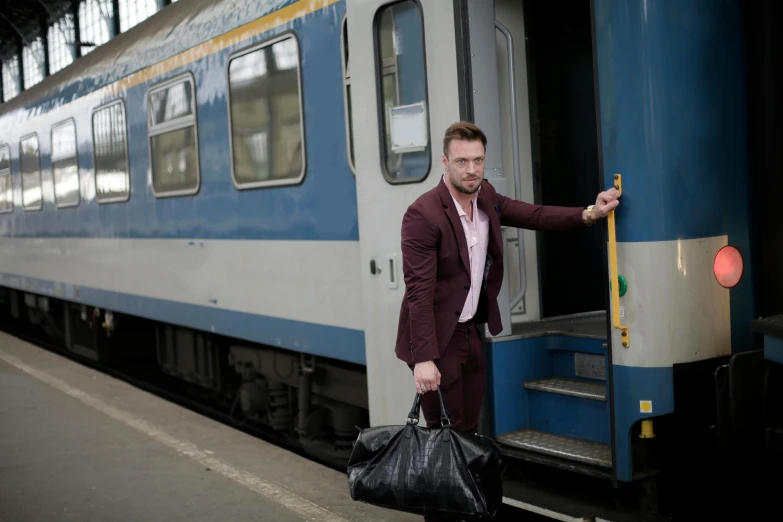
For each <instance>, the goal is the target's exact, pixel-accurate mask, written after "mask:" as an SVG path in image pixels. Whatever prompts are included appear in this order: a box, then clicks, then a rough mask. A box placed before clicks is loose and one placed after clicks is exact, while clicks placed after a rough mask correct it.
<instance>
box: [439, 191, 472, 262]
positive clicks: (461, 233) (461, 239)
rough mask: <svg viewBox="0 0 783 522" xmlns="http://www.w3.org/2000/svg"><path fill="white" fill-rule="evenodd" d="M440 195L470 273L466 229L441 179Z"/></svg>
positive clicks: (461, 256) (460, 255)
mask: <svg viewBox="0 0 783 522" xmlns="http://www.w3.org/2000/svg"><path fill="white" fill-rule="evenodd" d="M438 193H439V194H440V200H441V202H442V203H443V211H444V212H446V215H447V216H448V217H449V221H451V227H452V228H453V229H454V235H455V236H456V238H457V246H458V247H459V257H460V259H462V264H463V265H465V270H467V271H468V273H470V256H469V255H468V242H467V241H466V240H465V229H464V228H462V221H461V220H460V218H459V213H458V212H457V208H456V207H455V206H454V200H453V199H452V197H451V193H450V192H449V189H448V187H446V183H445V182H444V181H443V178H441V180H440V183H439V184H438Z"/></svg>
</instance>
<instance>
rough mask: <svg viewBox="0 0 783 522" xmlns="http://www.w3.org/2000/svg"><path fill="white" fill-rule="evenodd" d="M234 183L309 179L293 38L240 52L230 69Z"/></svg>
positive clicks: (242, 185)
mask: <svg viewBox="0 0 783 522" xmlns="http://www.w3.org/2000/svg"><path fill="white" fill-rule="evenodd" d="M228 85H229V87H228V90H229V106H230V112H229V119H230V121H229V122H230V126H231V156H232V166H233V172H232V175H233V178H234V183H235V184H236V186H237V187H238V188H253V187H265V186H276V185H290V184H296V183H299V182H300V181H301V180H302V179H303V178H304V174H305V154H304V148H305V147H304V135H303V124H302V99H301V77H300V70H299V43H298V41H297V40H296V37H295V36H294V35H291V34H289V35H285V36H282V37H280V38H278V39H275V40H272V41H269V42H264V43H263V44H261V46H260V47H256V48H254V49H250V50H246V51H242V53H240V54H238V55H236V56H234V57H232V58H231V61H230V62H229V65H228Z"/></svg>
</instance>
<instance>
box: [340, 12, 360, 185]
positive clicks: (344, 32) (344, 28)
mask: <svg viewBox="0 0 783 522" xmlns="http://www.w3.org/2000/svg"><path fill="white" fill-rule="evenodd" d="M347 43H348V13H345V14H344V15H343V21H342V23H341V24H340V64H341V67H342V69H341V70H342V71H343V112H344V113H345V155H346V160H347V161H348V167H349V168H350V169H351V173H352V174H353V175H354V177H356V165H354V161H353V160H352V159H351V146H353V148H354V152H355V151H356V144H355V143H354V139H353V122H352V121H351V118H350V114H349V112H348V105H349V104H351V105H353V103H352V101H351V100H350V99H349V97H348V87H350V86H351V75H350V73H349V71H348V70H347V65H348V63H347V61H346V59H345V55H346V54H348V48H347V45H346V44H347Z"/></svg>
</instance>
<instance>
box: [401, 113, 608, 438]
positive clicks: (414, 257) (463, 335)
mask: <svg viewBox="0 0 783 522" xmlns="http://www.w3.org/2000/svg"><path fill="white" fill-rule="evenodd" d="M486 145H487V138H486V136H485V135H484V133H483V132H482V131H481V129H479V128H478V127H477V126H475V125H473V124H471V123H467V122H459V123H455V124H454V125H452V126H450V127H449V128H448V129H447V130H446V134H445V136H444V138H443V156H442V161H443V167H444V174H443V178H442V179H441V181H440V182H439V184H438V186H437V187H435V188H434V189H432V190H430V191H429V192H427V193H425V194H422V195H421V196H420V197H419V198H418V199H417V200H416V201H415V202H414V203H413V204H412V205H411V206H410V207H409V208H408V210H407V212H406V213H405V216H404V218H403V221H402V261H403V264H402V266H403V275H404V277H405V285H406V288H405V297H404V298H403V301H402V307H401V310H400V320H399V326H398V333H397V347H396V354H397V357H398V358H399V359H401V360H402V361H404V362H406V363H408V365H409V366H410V367H411V368H412V370H413V380H414V383H415V385H416V390H417V392H418V393H421V394H425V395H424V396H423V397H422V401H421V404H422V412H423V414H424V418H425V419H426V421H427V426H428V427H433V426H436V425H439V423H440V402H439V400H438V396H437V393H429V392H432V391H435V390H437V389H438V387H440V389H441V394H442V395H443V402H444V404H445V406H446V409H447V410H448V411H449V415H450V417H451V422H452V427H453V428H454V429H455V430H460V431H475V430H476V429H477V427H478V419H479V413H480V409H481V402H482V398H483V394H484V385H485V365H484V355H483V349H482V345H481V340H480V337H479V331H478V327H477V325H479V324H482V323H487V324H488V325H489V331H490V332H491V333H492V334H496V333H498V332H500V331H501V330H502V325H501V321H500V311H499V308H498V305H497V296H498V293H499V292H500V286H501V283H502V280H503V238H502V236H501V232H500V227H501V225H505V226H513V227H518V228H526V229H532V230H565V229H572V228H577V227H584V226H590V225H592V224H594V223H595V222H596V221H597V220H599V219H602V218H604V217H606V215H607V214H608V213H609V212H610V211H611V210H613V209H615V208H616V207H617V205H618V204H619V203H620V201H619V193H618V192H617V190H615V189H611V190H609V191H606V192H601V193H600V194H598V198H597V199H596V202H595V205H590V206H588V207H587V208H581V207H580V208H569V207H555V206H542V205H532V204H528V203H524V202H521V201H515V200H513V199H510V198H507V197H505V196H502V195H500V194H498V193H497V192H496V191H495V189H494V187H493V186H492V185H490V184H489V182H487V181H485V180H484V160H485V158H484V154H485V151H486Z"/></svg>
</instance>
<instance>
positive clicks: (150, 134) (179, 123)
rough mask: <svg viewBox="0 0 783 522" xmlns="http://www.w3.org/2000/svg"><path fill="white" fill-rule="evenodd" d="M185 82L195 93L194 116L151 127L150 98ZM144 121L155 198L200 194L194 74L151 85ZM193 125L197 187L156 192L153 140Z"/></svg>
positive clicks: (185, 73) (194, 99) (194, 93)
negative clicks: (145, 122) (153, 167)
mask: <svg viewBox="0 0 783 522" xmlns="http://www.w3.org/2000/svg"><path fill="white" fill-rule="evenodd" d="M183 80H184V81H186V82H190V86H191V92H192V93H193V110H192V114H190V115H188V116H180V117H179V118H177V119H175V120H171V121H167V122H163V123H158V124H157V125H155V126H154V127H151V126H150V120H149V107H150V97H151V96H152V95H153V94H154V93H156V92H158V91H162V90H164V89H167V88H169V87H171V86H173V85H176V84H178V83H182V82H183ZM144 119H145V120H146V121H147V157H148V160H149V166H150V170H149V173H150V190H151V191H152V195H153V196H155V197H156V198H174V197H181V196H194V195H196V194H198V193H199V191H200V190H201V154H200V147H199V142H198V101H197V98H196V78H195V77H194V76H193V73H192V72H191V71H185V72H183V73H181V74H178V75H176V76H172V77H171V78H168V79H166V80H163V81H160V82H158V83H155V84H153V85H151V86H150V88H149V89H147V96H146V98H145V107H144ZM191 125H192V126H193V134H194V135H195V138H196V147H195V148H196V186H195V187H194V188H192V189H184V190H167V191H165V192H157V191H156V190H155V183H154V180H155V172H154V171H153V169H152V138H154V137H156V136H160V135H161V134H166V133H168V132H174V131H178V130H182V129H186V128H188V127H190V126H191ZM153 129H155V130H153Z"/></svg>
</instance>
